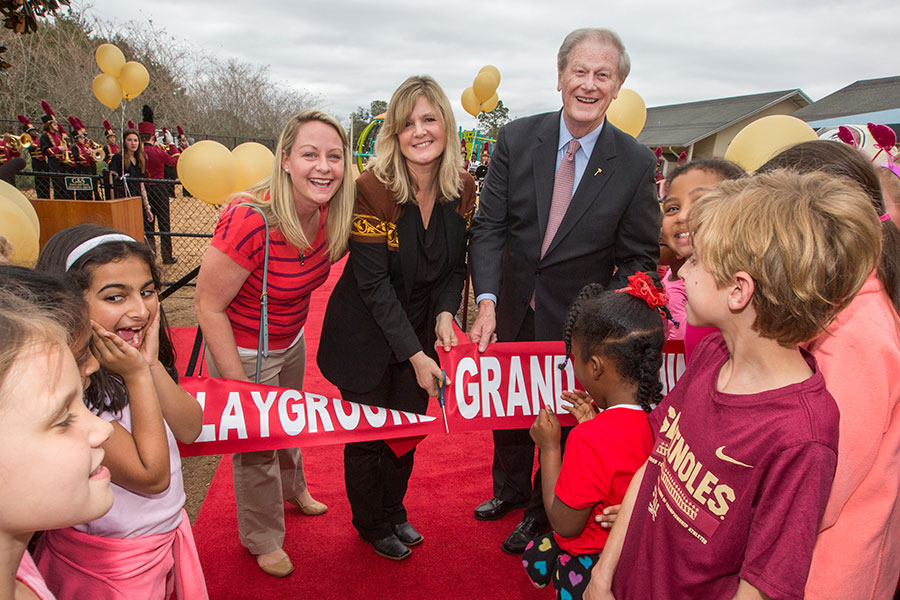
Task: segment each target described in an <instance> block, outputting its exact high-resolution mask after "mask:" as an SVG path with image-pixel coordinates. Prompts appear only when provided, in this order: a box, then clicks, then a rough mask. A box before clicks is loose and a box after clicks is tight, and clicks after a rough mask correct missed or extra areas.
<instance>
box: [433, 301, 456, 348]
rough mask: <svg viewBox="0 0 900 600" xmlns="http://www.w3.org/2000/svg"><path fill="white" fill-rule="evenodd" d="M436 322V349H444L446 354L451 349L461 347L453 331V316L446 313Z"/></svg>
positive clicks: (441, 314) (440, 315) (438, 317)
mask: <svg viewBox="0 0 900 600" xmlns="http://www.w3.org/2000/svg"><path fill="white" fill-rule="evenodd" d="M435 320H436V324H435V326H434V333H435V335H436V336H437V339H436V340H435V342H434V349H435V350H440V349H441V348H443V349H444V352H450V348H452V347H453V346H457V345H459V340H458V339H456V332H455V331H453V315H451V314H450V313H449V312H447V311H444V312H442V313H440V314H439V315H438V316H437V318H436V319H435Z"/></svg>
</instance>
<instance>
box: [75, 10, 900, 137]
mask: <svg viewBox="0 0 900 600" xmlns="http://www.w3.org/2000/svg"><path fill="white" fill-rule="evenodd" d="M137 4H138V3H123V2H121V1H120V0H93V8H92V13H93V14H95V15H96V16H99V17H101V18H103V19H105V20H110V21H113V22H125V21H128V20H136V21H138V22H140V21H142V20H146V19H148V18H149V19H152V20H153V22H154V24H155V25H156V26H157V27H160V28H162V29H164V30H165V31H166V32H167V33H168V34H170V35H172V36H174V37H175V38H176V39H183V40H186V41H189V42H190V43H192V44H195V45H197V46H199V47H201V48H203V49H205V50H206V51H208V52H210V53H212V54H214V55H217V56H221V57H226V58H234V59H237V60H240V61H244V62H248V63H252V64H256V65H268V66H269V67H270V72H271V74H272V76H273V79H274V80H276V81H277V82H278V84H279V85H289V86H293V87H296V88H298V89H305V90H307V91H309V92H312V93H313V94H317V95H319V96H321V97H322V99H323V104H324V106H323V108H324V109H326V110H328V111H330V112H333V113H334V114H335V115H336V116H338V117H339V118H341V119H346V118H347V115H348V114H349V113H350V112H351V111H352V110H354V109H355V108H356V107H357V106H368V104H369V102H370V101H372V100H376V99H380V100H388V99H389V98H390V95H391V93H392V92H393V90H394V89H395V88H396V86H397V85H399V84H400V82H402V81H403V80H404V79H405V78H406V77H408V76H409V75H412V74H421V73H428V74H430V75H432V76H434V77H435V79H437V81H438V82H440V83H441V85H442V86H443V87H444V89H445V90H446V92H447V95H448V96H449V97H450V99H451V101H452V102H453V105H454V108H455V110H456V116H457V120H458V121H459V123H460V125H462V126H463V127H471V126H474V123H475V120H474V119H473V118H471V117H470V116H469V115H467V114H466V113H465V112H463V110H462V108H461V107H460V104H459V96H460V94H461V93H462V91H463V89H465V88H466V87H468V86H469V85H471V82H472V79H473V78H474V76H475V75H476V74H477V73H478V70H479V69H480V68H481V67H482V66H483V65H485V64H494V65H496V66H497V67H498V68H499V69H500V72H501V75H502V82H501V84H500V88H499V90H498V91H499V94H500V98H501V99H502V100H503V102H504V104H505V105H506V106H507V107H508V108H509V109H510V114H511V115H513V116H525V115H528V114H532V113H536V112H542V111H549V110H556V109H558V108H559V105H560V98H559V94H558V92H557V91H556V67H555V65H556V52H557V49H558V47H559V44H560V42H561V41H562V39H563V37H565V35H566V34H567V33H568V32H569V31H571V30H573V29H576V28H577V27H582V26H607V27H611V28H612V29H615V30H616V31H617V32H618V33H619V34H620V35H621V36H622V38H623V40H624V42H625V45H626V47H627V48H628V52H629V54H630V55H631V58H632V65H633V67H632V74H631V76H630V77H629V79H628V81H627V82H626V87H629V88H631V89H634V90H636V91H638V93H640V94H641V95H642V96H643V98H644V100H645V101H646V102H647V105H648V106H656V105H661V104H670V103H677V102H686V101H694V100H704V99H709V98H716V97H723V96H732V95H740V94H749V93H757V92H766V91H773V90H781V89H792V88H797V87H799V88H801V89H803V90H804V91H805V92H806V93H807V94H809V95H810V96H811V97H813V99H817V98H820V97H822V96H824V95H826V94H829V93H831V92H833V91H835V90H837V89H839V88H841V87H844V86H845V85H849V84H850V83H852V82H853V81H856V80H858V79H868V78H873V77H884V76H889V75H896V64H897V63H896V60H895V59H894V58H893V57H895V56H896V45H895V43H894V41H893V40H894V39H896V37H895V32H894V30H895V28H896V26H897V23H900V7H898V6H897V5H896V3H891V2H885V1H883V0H880V1H878V2H876V1H873V0H856V1H854V2H853V3H846V2H837V1H827V0H826V1H822V0H820V1H816V2H813V1H810V0H796V1H794V2H792V3H784V2H781V1H780V0H777V1H776V0H761V1H759V2H755V3H751V4H748V3H746V2H737V1H730V0H723V1H722V2H718V3H711V2H708V1H706V0H704V1H701V0H682V1H681V2H678V3H672V2H661V1H659V2H657V1H654V2H650V1H646V0H645V1H638V2H633V3H629V4H627V5H615V4H613V3H605V2H604V3H600V2H596V1H589V0H570V1H569V2H568V3H567V5H566V6H565V8H563V7H561V6H560V5H557V4H552V3H547V2H537V1H530V0H518V1H511V0H496V1H495V2H476V1H474V0H455V1H454V2H451V3H428V2H421V0H399V1H393V2H390V3H380V4H373V3H370V2H362V1H358V0H351V1H344V0H332V1H331V2H327V1H325V2H318V3H315V4H307V3H303V4H298V3H294V2H290V1H288V0H268V1H267V2H255V3H246V2H238V1H236V0H219V1H213V0H191V1H190V2H184V1H183V0H179V1H174V0H156V1H155V2H154V3H153V4H150V5H145V6H142V7H138V6H136V5H137Z"/></svg>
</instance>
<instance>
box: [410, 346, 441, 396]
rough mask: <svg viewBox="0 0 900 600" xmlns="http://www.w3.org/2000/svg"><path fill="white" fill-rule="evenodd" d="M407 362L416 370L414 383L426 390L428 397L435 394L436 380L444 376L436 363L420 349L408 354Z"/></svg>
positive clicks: (436, 391) (436, 389)
mask: <svg viewBox="0 0 900 600" xmlns="http://www.w3.org/2000/svg"><path fill="white" fill-rule="evenodd" d="M409 362H410V363H412V366H413V369H415V370H416V383H418V384H419V387H420V388H422V389H423V390H425V391H426V392H428V397H429V398H433V397H435V396H437V395H438V381H440V380H441V378H442V377H443V376H444V374H443V373H442V372H441V368H440V367H439V366H438V364H437V363H436V362H434V360H432V359H431V357H430V356H428V355H427V354H425V352H424V351H422V350H419V351H418V352H416V353H415V354H413V355H412V356H410V357H409Z"/></svg>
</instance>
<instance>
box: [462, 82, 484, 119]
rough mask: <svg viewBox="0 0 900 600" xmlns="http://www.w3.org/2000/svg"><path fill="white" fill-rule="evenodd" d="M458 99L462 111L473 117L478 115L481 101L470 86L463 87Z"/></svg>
mask: <svg viewBox="0 0 900 600" xmlns="http://www.w3.org/2000/svg"><path fill="white" fill-rule="evenodd" d="M460 101H461V102H462V107H463V110H464V111H466V112H467V113H469V114H470V115H472V116H473V117H477V116H478V113H479V111H481V102H479V101H478V98H476V97H475V90H473V89H472V88H470V87H467V88H466V89H464V90H463V93H462V97H461V98H460Z"/></svg>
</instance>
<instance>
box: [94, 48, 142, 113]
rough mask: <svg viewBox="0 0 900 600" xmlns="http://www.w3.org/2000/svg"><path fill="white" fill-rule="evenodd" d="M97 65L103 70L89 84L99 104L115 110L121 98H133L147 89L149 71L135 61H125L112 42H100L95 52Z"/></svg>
mask: <svg viewBox="0 0 900 600" xmlns="http://www.w3.org/2000/svg"><path fill="white" fill-rule="evenodd" d="M96 58H97V66H99V67H100V70H101V71H103V72H102V73H100V74H99V75H97V76H96V77H94V82H93V83H92V84H91V88H92V89H93V90H94V96H96V97H97V100H99V101H100V104H102V105H103V106H105V107H107V108H108V109H110V110H116V109H117V108H118V107H119V103H121V102H122V98H124V99H125V100H134V99H135V98H137V97H138V96H140V94H141V92H143V91H144V90H145V89H147V84H148V83H150V73H148V72H147V69H146V67H144V65H142V64H141V63H139V62H137V61H133V60H130V61H128V62H125V55H124V54H122V51H121V50H119V49H118V48H117V47H116V46H114V45H112V44H101V45H100V47H99V48H97V53H96Z"/></svg>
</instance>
